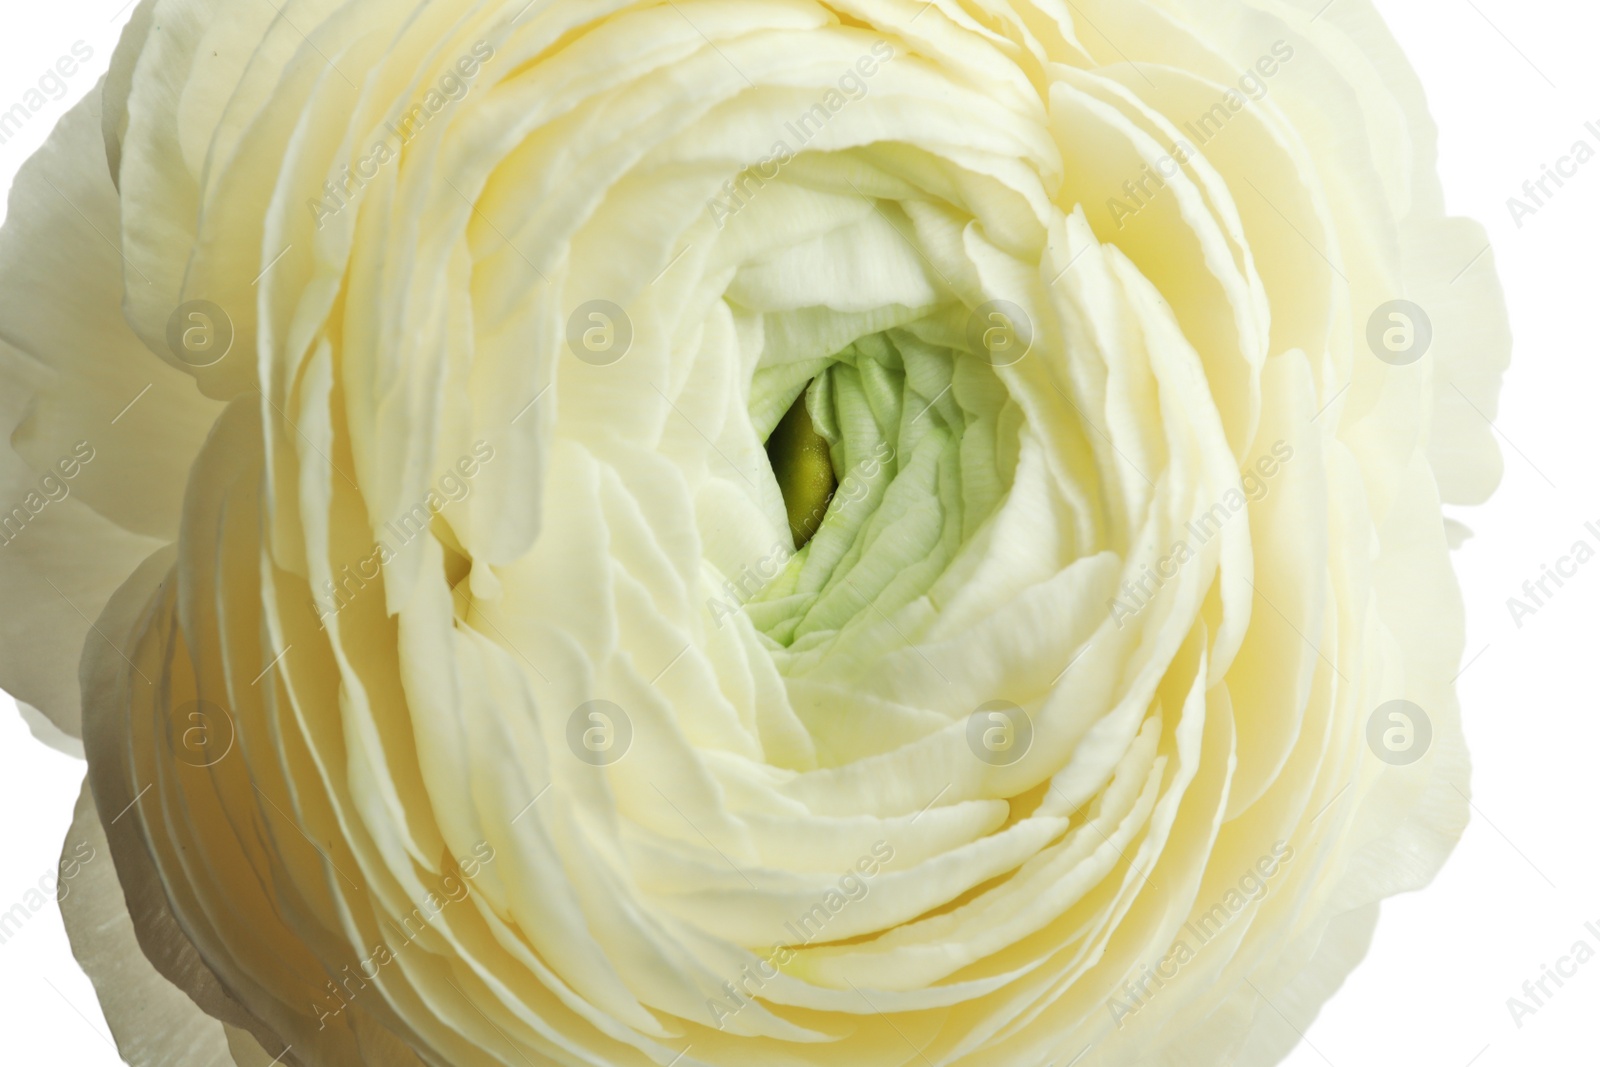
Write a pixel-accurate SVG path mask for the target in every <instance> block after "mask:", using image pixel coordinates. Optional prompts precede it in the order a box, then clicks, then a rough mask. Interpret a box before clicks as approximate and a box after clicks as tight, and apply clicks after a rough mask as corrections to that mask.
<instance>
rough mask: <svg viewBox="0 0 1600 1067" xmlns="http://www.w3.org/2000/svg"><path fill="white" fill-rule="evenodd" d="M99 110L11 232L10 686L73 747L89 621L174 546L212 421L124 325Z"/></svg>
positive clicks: (21, 191)
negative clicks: (186, 489) (161, 550)
mask: <svg viewBox="0 0 1600 1067" xmlns="http://www.w3.org/2000/svg"><path fill="white" fill-rule="evenodd" d="M98 106H99V93H98V91H96V92H94V93H91V94H90V95H89V97H87V98H86V99H85V100H83V101H82V102H81V103H79V104H78V105H77V106H76V107H75V108H73V109H72V110H71V111H70V112H68V114H67V115H66V117H64V118H63V119H62V120H61V123H60V124H59V125H58V126H57V127H56V130H55V132H54V133H52V134H51V136H50V139H49V141H48V142H47V143H46V144H45V146H44V148H43V149H41V150H40V152H39V153H38V154H37V155H36V156H34V157H33V158H32V159H30V160H29V161H28V163H27V164H26V165H24V167H23V168H22V170H21V172H20V173H19V175H18V177H17V181H16V184H15V186H14V187H13V189H12V193H11V200H10V205H9V209H8V215H7V220H6V224H5V227H4V229H3V230H0V372H3V373H4V375H5V377H6V379H7V382H8V388H7V390H6V391H5V393H4V395H3V396H0V426H4V427H5V428H7V429H8V430H9V431H10V433H9V444H8V446H6V447H4V448H0V512H3V514H0V528H3V535H0V540H3V541H4V543H3V544H0V587H3V588H5V589H6V590H7V592H8V593H9V595H10V599H9V602H8V603H7V605H6V606H7V609H8V610H7V611H6V613H5V620H4V621H3V622H0V685H3V686H4V687H5V688H6V689H7V690H8V691H10V692H11V693H13V694H14V695H15V696H16V697H17V698H18V699H19V700H22V701H25V702H27V703H28V704H30V705H32V706H33V707H35V708H37V709H39V710H40V711H41V712H43V713H44V715H45V716H46V717H47V718H49V720H50V721H51V722H52V723H54V724H55V726H56V727H57V728H58V729H60V730H61V731H62V732H63V733H65V734H67V735H69V736H72V737H76V736H78V734H79V726H78V722H79V711H78V685H77V677H76V673H77V662H78V652H79V650H80V649H81V648H82V647H83V643H84V640H85V638H86V637H87V636H89V635H90V634H91V632H92V626H91V620H92V619H94V618H95V617H96V616H97V615H99V613H100V610H101V608H103V607H104V606H105V603H106V600H107V599H108V598H109V597H110V595H111V593H112V591H113V590H114V589H116V587H117V586H118V585H119V584H120V583H121V582H122V580H123V579H124V578H126V577H127V575H128V573H129V572H130V571H131V570H133V568H134V567H136V566H137V565H138V562H139V560H141V559H142V558H143V557H145V556H148V555H149V554H150V552H151V551H153V550H154V549H155V548H156V547H157V545H158V544H159V541H158V540H156V539H159V538H165V537H169V536H171V535H172V533H173V532H174V530H175V527H176V521H177V514H178V507H179V501H180V499H181V497H182V494H183V486H184V481H185V478H186V474H187V471H188V467H189V464H190V462H191V461H192V459H193V457H194V455H195V453H196V452H197V451H198V450H199V445H200V442H201V440H202V439H203V437H204V435H205V432H206V430H207V428H208V427H209V426H210V423H211V421H212V419H213V417H214V415H213V410H212V409H213V408H214V405H213V404H212V403H211V402H210V401H206V400H204V399H203V398H201V397H200V396H199V394H198V392H197V391H196V390H195V388H194V385H193V383H192V381H191V380H190V379H188V378H187V377H186V376H184V375H182V374H179V373H177V372H175V371H172V370H170V369H169V368H167V367H166V366H164V365H163V364H162V362H161V361H160V360H159V359H157V358H156V357H155V356H154V355H153V354H152V353H151V352H150V351H149V350H148V349H146V348H145V347H144V346H143V345H142V344H141V343H140V342H139V341H138V339H137V338H135V337H134V335H133V333H132V332H131V331H130V330H129V329H128V328H127V325H126V324H125V323H124V321H123V319H122V315H121V312H120V310H119V309H120V306H121V292H122V261H121V259H120V255H119V253H118V251H117V246H116V244H115V242H116V240H117V233H118V230H119V227H120V223H119V219H118V213H119V209H118V201H117V196H116V191H115V189H113V188H112V186H111V181H110V178H109V177H108V174H107V168H106V160H105V147H104V140H103V138H102V136H101V134H100V121H99V116H98ZM19 382H20V383H21V384H22V387H21V388H16V387H15V385H14V384H12V383H19ZM130 405H131V406H130ZM86 455H92V457H93V458H92V459H90V460H88V461H87V462H84V461H83V457H84V456H86ZM63 464H65V465H66V466H65V467H63ZM67 470H73V471H75V474H74V475H73V476H72V477H67V476H66V471H67ZM52 498H55V499H52ZM19 509H20V510H19ZM97 639H98V638H97Z"/></svg>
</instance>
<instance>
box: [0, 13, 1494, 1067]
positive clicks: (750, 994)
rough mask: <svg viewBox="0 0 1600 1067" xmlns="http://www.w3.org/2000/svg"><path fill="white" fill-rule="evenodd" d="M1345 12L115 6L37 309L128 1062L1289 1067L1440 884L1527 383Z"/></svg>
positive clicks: (63, 671) (62, 552)
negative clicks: (1381, 936) (1473, 592)
mask: <svg viewBox="0 0 1600 1067" xmlns="http://www.w3.org/2000/svg"><path fill="white" fill-rule="evenodd" d="M1312 6H1313V5H1308V4H1289V3H1286V2H1279V0H1248V2H1247V0H1076V2H1073V3H1062V2H1059V0H1010V2H992V3H986V4H978V3H972V2H958V0H934V2H932V3H921V2H919V0H829V2H828V3H826V4H823V3H816V2H811V0H737V2H735V0H673V2H669V3H666V4H655V3H628V2H620V0H583V2H580V0H533V2H531V3H529V2H525V0H506V2H500V0H482V2H468V0H433V2H432V3H415V2H412V3H401V2H396V0H348V2H344V3H335V2H332V0H285V2H284V3H282V4H281V5H278V4H271V3H257V4H232V3H223V2H221V0H145V2H143V3H141V4H140V5H139V7H138V8H137V10H136V12H135V14H134V16H133V20H132V23H131V25H130V26H129V28H128V30H127V32H126V34H125V35H124V38H123V40H122V43H121V46H120V47H119V49H118V50H117V53H116V56H115V58H114V60H113V62H112V65H111V70H110V73H109V74H108V75H107V77H106V79H105V81H104V82H103V83H102V85H101V86H100V87H99V88H98V89H97V90H96V91H94V92H93V93H92V94H91V95H90V97H89V98H88V99H86V100H85V101H84V102H82V103H81V104H80V105H79V106H78V107H76V108H75V109H74V110H73V111H72V112H71V113H70V114H69V115H68V116H67V117H66V118H65V119H64V120H63V121H62V123H61V124H60V126H59V128H58V129H57V130H56V131H55V133H54V135H53V136H52V138H51V139H50V142H49V144H48V145H47V146H46V147H45V148H44V149H43V150H42V151H41V152H40V153H39V154H38V155H37V156H36V157H35V158H34V159H33V160H32V161H30V162H29V163H28V164H27V165H26V167H25V168H24V169H23V171H22V173H21V175H20V176H19V178H18V180H17V183H16V187H15V191H14V193H13V195H12V199H11V206H10V212H9V216H8V220H7V222H6V226H5V229H4V235H3V240H0V331H3V338H4V347H3V349H0V359H3V363H0V366H3V372H0V373H3V374H4V379H5V381H4V386H3V388H0V396H3V397H4V400H3V403H4V406H5V412H6V416H7V422H6V425H7V427H8V428H9V430H10V435H9V440H10V448H9V450H7V451H6V452H5V455H4V466H3V470H0V479H3V480H0V488H3V492H0V507H3V508H4V514H3V516H0V520H3V524H4V530H5V537H4V542H5V543H4V545H3V546H0V589H3V590H4V596H5V600H6V608H7V610H6V611H5V613H4V619H3V622H0V626H3V627H4V635H3V637H4V641H3V660H0V681H3V683H4V685H5V686H6V688H7V689H9V690H10V691H11V692H13V693H14V694H15V695H16V696H17V698H18V699H19V700H20V701H22V702H24V703H25V704H26V705H28V706H29V708H30V709H36V711H34V710H30V711H29V712H28V714H29V715H30V717H31V718H32V720H33V721H34V723H35V725H36V728H37V729H38V730H39V732H40V733H41V734H47V735H51V736H54V737H55V739H56V740H57V742H58V743H59V744H62V745H64V746H66V747H73V745H74V744H75V742H73V741H72V740H71V739H72V738H77V737H80V736H81V738H82V746H83V750H84V752H85V753H86V756H87V760H88V781H87V785H86V792H85V794H84V800H83V802H82V803H81V804H80V806H79V810H78V813H77V819H76V823H75V825H74V828H73V830H72V834H71V836H70V837H69V839H68V849H69V853H68V857H69V859H70V858H71V857H72V856H74V855H78V854H77V853H73V852H72V851H71V850H72V849H73V848H74V847H77V846H80V845H82V846H84V847H87V848H89V849H93V850H95V854H96V855H100V854H102V852H103V853H104V854H105V855H109V856H110V857H111V860H112V862H105V861H104V860H97V861H95V862H91V863H88V864H84V865H82V870H81V872H80V874H79V876H78V877H77V878H76V879H75V880H74V882H73V891H72V892H71V893H70V894H69V895H68V896H67V898H66V900H65V901H64V903H63V907H64V909H65V911H66V917H67V920H68V923H69V928H70V930H71V931H72V935H73V939H74V946H75V948H76V950H77V953H78V955H79V958H80V959H81V960H82V961H83V963H84V965H85V967H86V968H87V969H88V970H89V972H90V975H91V977H92V978H93V979H94V981H95V983H96V985H97V988H98V990H99V992H100V995H101V997H102V1000H103V1004H104V1007H105V1010H106V1013H107V1016H108V1018H109V1020H110V1023H111V1026H112V1029H113V1030H114V1032H115V1035H116V1038H117V1041H118V1043H119V1046H120V1048H121V1049H122V1051H123V1054H124V1055H125V1056H126V1058H127V1059H128V1061H129V1062H130V1063H134V1064H160V1065H170V1064H191V1063H192V1064H207V1065H210V1064H216V1063H219V1062H228V1061H229V1058H230V1057H231V1058H232V1059H233V1060H234V1061H236V1062H237V1063H239V1064H241V1065H252V1067H262V1065H264V1064H266V1063H267V1062H269V1061H271V1060H272V1058H273V1057H279V1059H278V1061H277V1062H280V1063H285V1064H303V1065H337V1067H346V1065H352V1064H371V1065H380V1064H381V1065H384V1067H392V1065H406V1064H413V1065H421V1064H429V1065H445V1064H450V1065H458V1067H467V1065H488V1064H505V1065H513V1067H514V1065H518V1064H529V1065H531V1064H563V1065H578V1064H587V1065H615V1067H635V1065H637V1067H644V1065H647V1064H655V1065H661V1064H669V1063H671V1064H680V1065H682V1067H691V1065H716V1067H779V1065H782V1067H809V1065H820V1064H849V1065H852V1067H890V1065H892V1067H901V1065H906V1064H913V1063H925V1064H929V1065H938V1067H945V1065H958V1064H959V1065H973V1067H1042V1065H1045V1064H1050V1063H1055V1064H1058V1065H1059V1064H1063V1063H1068V1062H1077V1063H1079V1064H1084V1065H1096V1067H1100V1065H1123V1064H1127V1065H1134V1064H1138V1065H1150V1064H1169V1065H1177V1064H1193V1065H1201V1064H1207V1065H1210V1064H1246V1065H1251V1064H1268V1063H1272V1062H1275V1061H1276V1060H1278V1059H1279V1058H1281V1056H1282V1055H1283V1054H1284V1053H1285V1052H1286V1050H1287V1049H1288V1048H1289V1047H1290V1046H1291V1045H1292V1044H1293V1042H1294V1041H1295V1040H1296V1039H1297V1031H1298V1030H1301V1029H1304V1028H1305V1026H1306V1025H1307V1023H1308V1022H1309V1020H1310V1019H1311V1018H1312V1016H1313V1015H1314V1014H1315V1012H1316V1010H1317V1008H1318V1006H1319V1004H1320V1003H1321V1002H1322V1001H1323V1000H1324V999H1325V998H1326V997H1327V996H1328V995H1329V994H1330V992H1331V991H1332V990H1333V989H1334V988H1335V987H1336V986H1337V985H1338V983H1339V982H1340V980H1341V979H1342V978H1343V976H1344V975H1345V974H1346V973H1347V972H1348V971H1349V969H1350V968H1351V967H1352V966H1353V965H1354V964H1355V962H1356V961H1357V959H1358V958H1359V957H1360V956H1361V954H1362V952H1363V950H1364V948H1365V946H1366V944H1367V941H1368V938H1369V936H1370V934H1371V932H1372V928H1373V923H1374V921H1375V918H1376V915H1377V901H1378V900H1379V899H1380V898H1382V897H1384V896H1386V895H1389V894H1392V893H1395V892H1397V891H1400V890H1404V889H1410V888H1415V887H1418V886H1420V885H1422V884H1423V883H1425V882H1426V881H1427V880H1428V879H1429V878H1430V876H1431V875H1432V874H1433V873H1434V872H1435V870H1436V869H1437V868H1438V866H1439V865H1440V864H1441V862H1442V861H1443V860H1444V858H1445V856H1446V854H1447V853H1448V852H1449V850H1450V847H1451V844H1452V842H1453V841H1454V840H1455V839H1456V837H1457V835H1458V834H1459V833H1460V831H1461V829H1462V826H1463V824H1464V823H1465V820H1466V813H1467V802H1466V797H1465V793H1466V790H1467V757H1466V752H1465V748H1464V744H1463V740H1462V735H1461V729H1460V726H1459V722H1458V718H1457V709H1456V701H1455V697H1454V695H1453V691H1452V679H1453V677H1454V675H1455V674H1456V671H1457V665H1458V660H1459V659H1460V653H1461V651H1462V609H1461V606H1460V601H1459V597H1458V594H1457V590H1456V585H1455V582H1454V579H1453V576H1452V573H1451V570H1450V565H1449V560H1448V542H1449V540H1450V535H1449V529H1448V528H1447V525H1446V523H1445V522H1444V521H1443V520H1442V518H1441V511H1440V504H1441V501H1444V502H1453V503H1470V502H1477V501H1481V500H1482V499H1484V498H1485V497H1486V496H1487V495H1488V493H1489V492H1490V490H1491V489H1492V487H1493V485H1494V483H1495V481H1496V479H1497V477H1498V474H1499V460H1498V455H1497V452H1496V449H1495V446H1494V443H1493V439H1492V437H1491V433H1490V427H1489V425H1488V423H1487V421H1486V419H1487V418H1491V417H1493V414H1494V405H1495V393H1496V390H1497V388H1498V379H1499V375H1500V372H1501V370H1502V369H1503V366H1504V363H1505V359H1506V355H1507V351H1508V348H1509V341H1508V337H1507V332H1506V327H1505V324H1504V313H1503V310H1502V302H1501V299H1500V295H1499V290H1498V286H1497V283H1496V279H1495V275H1494V270H1493V266H1492V256H1491V255H1490V254H1488V252H1487V250H1486V246H1487V241H1486V239H1485V237H1484V235H1483V232H1482V231H1481V230H1480V229H1479V228H1478V227H1477V226H1475V225H1473V224H1471V223H1467V222H1461V221H1457V220H1452V219H1447V218H1445V217H1444V215H1443V209H1442V202H1443V198H1442V195H1441V191H1440V188H1439V185H1438V182H1437V180H1436V178H1435V176H1434V132H1433V129H1432V126H1431V124H1430V122H1429V119H1428V116H1427V113H1426V109H1425V106H1424V104H1423V100H1422V94H1421V91H1420V89H1419V87H1418V85H1417V84H1416V81H1415V79H1414V77H1413V75H1412V74H1411V72H1410V71H1409V69H1408V67H1407V66H1406V64H1405V61H1404V59H1403V58H1402V56H1401V54H1400V52H1399V49H1398V48H1397V46H1396V45H1395V43H1394V41H1393V40H1392V39H1391V38H1390V37H1389V36H1388V34H1387V32H1386V31H1385V29H1384V27H1383V25H1382V24H1381V22H1380V21H1379V19H1378V18H1377V16H1376V15H1375V14H1374V12H1373V11H1372V10H1371V9H1370V7H1369V5H1368V4H1367V3H1366V2H1365V0H1342V2H1340V3H1338V4H1334V5H1330V6H1328V7H1326V9H1325V10H1323V11H1322V12H1313V11H1312ZM1313 14H1316V16H1317V17H1315V18H1313V17H1311V16H1312V15H1313ZM80 659H81V666H80ZM46 719H47V720H48V722H46V721H45V720H46ZM62 735H66V736H62ZM80 858H81V856H80ZM1074 1057H1081V1058H1079V1059H1077V1060H1076V1061H1074Z"/></svg>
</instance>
